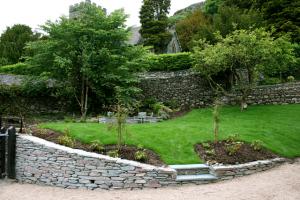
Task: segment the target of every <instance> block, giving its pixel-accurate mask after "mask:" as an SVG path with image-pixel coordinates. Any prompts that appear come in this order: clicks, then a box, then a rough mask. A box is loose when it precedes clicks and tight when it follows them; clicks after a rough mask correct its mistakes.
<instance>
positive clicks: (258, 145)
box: [251, 140, 263, 151]
mask: <svg viewBox="0 0 300 200" xmlns="http://www.w3.org/2000/svg"><path fill="white" fill-rule="evenodd" d="M251 147H252V148H253V149H254V150H255V151H260V150H262V148H263V142H262V141H260V140H254V141H252V142H251Z"/></svg>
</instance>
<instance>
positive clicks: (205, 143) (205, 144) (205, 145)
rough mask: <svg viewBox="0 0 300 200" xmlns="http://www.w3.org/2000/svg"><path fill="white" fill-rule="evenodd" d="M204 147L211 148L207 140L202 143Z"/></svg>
mask: <svg viewBox="0 0 300 200" xmlns="http://www.w3.org/2000/svg"><path fill="white" fill-rule="evenodd" d="M202 146H203V148H204V149H211V145H210V144H209V143H208V142H204V143H202Z"/></svg>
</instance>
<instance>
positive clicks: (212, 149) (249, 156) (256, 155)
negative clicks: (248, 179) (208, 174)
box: [195, 141, 278, 164]
mask: <svg viewBox="0 0 300 200" xmlns="http://www.w3.org/2000/svg"><path fill="white" fill-rule="evenodd" d="M238 145H239V146H238V148H237V150H235V151H236V152H234V153H232V152H230V150H229V149H230V148H231V149H233V148H234V147H233V145H232V143H229V142H227V141H219V142H217V143H216V144H215V143H214V142H206V143H202V144H196V145H195V151H196V152H197V153H198V155H199V157H200V158H201V159H203V160H205V161H206V162H208V163H210V164H215V163H222V164H242V163H247V162H252V161H256V160H265V159H272V158H276V157H278V156H277V155H276V154H274V153H272V152H270V151H268V150H267V149H265V148H260V149H259V150H257V149H256V150H255V149H254V148H253V146H251V145H250V144H248V143H244V142H238Z"/></svg>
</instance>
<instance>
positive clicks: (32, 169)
mask: <svg viewBox="0 0 300 200" xmlns="http://www.w3.org/2000/svg"><path fill="white" fill-rule="evenodd" d="M16 151H17V155H16V175H17V177H16V179H17V180H18V181H19V182H23V183H31V184H40V185H52V186H57V187H63V188H85V189H126V188H127V189H136V188H137V189H138V188H140V189H142V188H159V187H165V186H171V185H173V186H174V185H180V184H205V183H211V182H216V181H219V180H226V179H232V178H235V177H239V176H244V175H248V174H252V173H256V172H260V171H264V170H267V169H270V168H272V167H275V166H277V165H279V164H281V163H283V162H284V161H285V159H282V158H276V159H272V160H265V161H256V162H251V163H246V164H241V165H230V166H211V167H210V173H211V174H213V175H215V176H216V177H217V178H218V180H213V181H181V182H178V181H176V177H177V172H176V170H174V169H171V168H169V167H155V166H151V165H146V164H141V163H138V162H134V161H129V160H123V159H119V158H111V157H108V156H104V155H100V154H96V153H90V152H85V151H82V150H77V149H71V148H68V147H64V146H61V145H58V144H54V143H52V142H48V141H45V140H43V139H40V138H37V137H33V136H28V135H19V136H18V137H17V150H16Z"/></svg>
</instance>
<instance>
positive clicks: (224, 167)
mask: <svg viewBox="0 0 300 200" xmlns="http://www.w3.org/2000/svg"><path fill="white" fill-rule="evenodd" d="M285 161H286V159H285V158H274V159H269V160H257V161H253V162H249V163H244V164H237V165H212V168H213V169H214V170H230V169H240V168H248V167H252V166H256V165H267V164H271V163H282V162H285Z"/></svg>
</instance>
